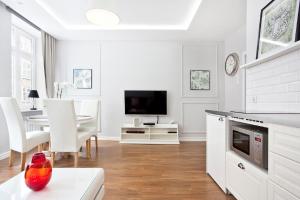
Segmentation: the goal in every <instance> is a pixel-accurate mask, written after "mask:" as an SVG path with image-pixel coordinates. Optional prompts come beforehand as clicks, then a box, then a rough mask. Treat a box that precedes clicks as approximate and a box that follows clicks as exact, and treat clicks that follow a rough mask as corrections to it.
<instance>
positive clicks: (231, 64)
mask: <svg viewBox="0 0 300 200" xmlns="http://www.w3.org/2000/svg"><path fill="white" fill-rule="evenodd" d="M239 65H240V60H239V55H238V54H237V53H231V54H229V55H228V56H227V58H226V61H225V72H226V74H227V75H228V76H233V75H235V74H236V72H237V71H238V69H239Z"/></svg>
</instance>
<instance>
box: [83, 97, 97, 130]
mask: <svg viewBox="0 0 300 200" xmlns="http://www.w3.org/2000/svg"><path fill="white" fill-rule="evenodd" d="M79 115H88V116H91V117H93V118H94V120H93V121H92V122H89V123H86V124H83V125H82V126H93V127H95V129H96V130H97V131H99V122H98V118H99V100H98V99H95V100H82V101H81V103H80V112H79Z"/></svg>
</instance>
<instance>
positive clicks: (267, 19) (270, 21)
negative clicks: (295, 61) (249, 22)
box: [256, 0, 300, 58]
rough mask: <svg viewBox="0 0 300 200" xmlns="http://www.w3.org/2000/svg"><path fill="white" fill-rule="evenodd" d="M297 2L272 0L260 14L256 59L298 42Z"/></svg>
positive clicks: (294, 0) (295, 0)
mask: <svg viewBox="0 0 300 200" xmlns="http://www.w3.org/2000/svg"><path fill="white" fill-rule="evenodd" d="M298 19H299V0H272V1H271V2H270V3H268V5H266V6H265V7H264V8H263V9H262V10H261V14H260V25H259V35H258V43H257V52H256V58H260V57H262V56H265V55H267V54H269V53H272V52H274V51H276V50H279V49H280V48H284V47H287V46H289V45H290V44H292V43H294V42H295V41H298V40H299V27H300V24H299V20H298Z"/></svg>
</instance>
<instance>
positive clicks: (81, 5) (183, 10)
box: [36, 0, 202, 30]
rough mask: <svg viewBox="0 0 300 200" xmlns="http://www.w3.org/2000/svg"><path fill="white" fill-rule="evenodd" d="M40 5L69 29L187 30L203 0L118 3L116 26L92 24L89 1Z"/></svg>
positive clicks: (49, 0)
mask: <svg viewBox="0 0 300 200" xmlns="http://www.w3.org/2000/svg"><path fill="white" fill-rule="evenodd" d="M99 1H101V0H99ZM36 2H37V4H38V5H39V6H40V7H41V8H42V9H44V10H45V11H46V12H47V13H48V14H49V15H51V16H52V17H53V18H54V19H55V20H56V21H57V22H59V23H60V24H61V25H62V26H63V27H64V28H66V29H69V30H98V29H117V30H187V29H188V28H189V26H190V24H191V22H192V20H193V18H194V16H195V14H196V13H197V10H198V8H199V7H200V5H201V2H202V0H126V1H124V0H115V3H114V5H113V6H111V8H110V9H111V11H112V12H114V13H115V14H117V15H118V16H119V18H120V23H119V25H118V26H114V27H101V26H97V25H93V24H91V23H90V22H89V21H88V20H87V19H86V11H87V10H88V9H89V5H88V1H87V0H76V1H74V0H36Z"/></svg>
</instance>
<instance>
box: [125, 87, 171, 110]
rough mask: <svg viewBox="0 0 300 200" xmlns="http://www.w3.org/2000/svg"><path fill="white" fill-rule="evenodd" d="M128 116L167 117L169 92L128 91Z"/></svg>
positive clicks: (126, 100) (126, 94)
mask: <svg viewBox="0 0 300 200" xmlns="http://www.w3.org/2000/svg"><path fill="white" fill-rule="evenodd" d="M124 93H125V94H124V96H125V114H126V115H130V114H132V115H166V114H167V91H140V90H126V91H125V92H124Z"/></svg>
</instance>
